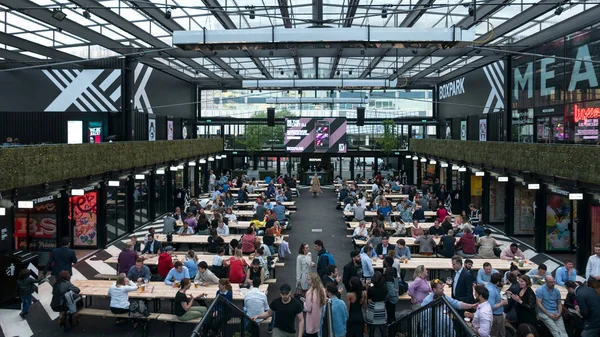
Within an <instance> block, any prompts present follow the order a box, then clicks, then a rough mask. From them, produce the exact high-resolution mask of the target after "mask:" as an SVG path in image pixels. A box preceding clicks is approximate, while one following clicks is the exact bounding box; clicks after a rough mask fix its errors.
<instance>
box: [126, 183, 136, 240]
mask: <svg viewBox="0 0 600 337" xmlns="http://www.w3.org/2000/svg"><path fill="white" fill-rule="evenodd" d="M125 187H126V188H125V210H126V211H125V225H126V228H127V233H133V232H134V230H135V200H134V198H133V192H134V191H135V181H134V177H133V176H131V175H130V176H128V177H127V181H126V183H125Z"/></svg>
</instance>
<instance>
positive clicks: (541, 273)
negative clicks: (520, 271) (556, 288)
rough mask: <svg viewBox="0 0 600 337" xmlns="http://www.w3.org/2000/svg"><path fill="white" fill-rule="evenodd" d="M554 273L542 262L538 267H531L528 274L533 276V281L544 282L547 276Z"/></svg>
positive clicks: (530, 276)
mask: <svg viewBox="0 0 600 337" xmlns="http://www.w3.org/2000/svg"><path fill="white" fill-rule="evenodd" d="M548 275H552V274H551V273H549V272H548V267H546V265H545V264H543V263H541V264H540V265H539V266H538V267H537V268H534V269H531V270H530V271H529V272H528V273H527V276H529V278H531V282H532V283H536V284H542V283H543V282H544V281H545V280H546V276H548Z"/></svg>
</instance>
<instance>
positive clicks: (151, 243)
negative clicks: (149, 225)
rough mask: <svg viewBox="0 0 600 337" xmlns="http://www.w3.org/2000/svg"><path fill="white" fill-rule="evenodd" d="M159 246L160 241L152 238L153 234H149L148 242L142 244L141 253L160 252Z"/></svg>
mask: <svg viewBox="0 0 600 337" xmlns="http://www.w3.org/2000/svg"><path fill="white" fill-rule="evenodd" d="M161 247H162V245H161V243H160V242H158V241H157V240H155V239H154V234H149V235H148V243H146V245H145V246H144V250H142V254H158V253H159V252H160V248H161Z"/></svg>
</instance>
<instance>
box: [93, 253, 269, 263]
mask: <svg viewBox="0 0 600 337" xmlns="http://www.w3.org/2000/svg"><path fill="white" fill-rule="evenodd" d="M215 255H216V254H196V256H197V257H198V262H200V261H204V262H206V263H207V264H208V265H209V266H211V265H212V262H213V258H214V257H215ZM171 257H172V258H173V262H175V261H182V262H183V261H185V254H181V253H179V254H173V255H171ZM230 257H231V256H230V255H224V256H223V259H224V260H228V259H229V258H230ZM243 257H244V259H245V260H246V262H247V263H248V265H250V264H251V263H252V259H251V258H250V256H249V255H244V256H243ZM273 261H274V262H275V263H277V262H278V261H279V260H278V258H277V257H274V260H273ZM118 262H119V258H118V257H117V256H113V257H110V258H108V259H106V260H104V263H107V264H117V263H118ZM144 264H145V265H148V266H157V265H158V254H149V255H145V256H144Z"/></svg>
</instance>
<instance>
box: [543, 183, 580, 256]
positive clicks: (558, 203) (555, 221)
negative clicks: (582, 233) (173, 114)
mask: <svg viewBox="0 0 600 337" xmlns="http://www.w3.org/2000/svg"><path fill="white" fill-rule="evenodd" d="M567 195H568V193H567ZM567 195H561V194H555V193H549V194H548V198H547V200H548V204H547V206H546V250H548V251H571V250H572V245H575V239H574V237H575V236H574V234H575V231H576V228H577V224H576V222H577V208H576V205H577V204H576V203H572V202H571V201H570V200H569V197H568V196H567ZM572 234H573V235H572ZM571 238H573V240H572V241H573V242H571Z"/></svg>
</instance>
